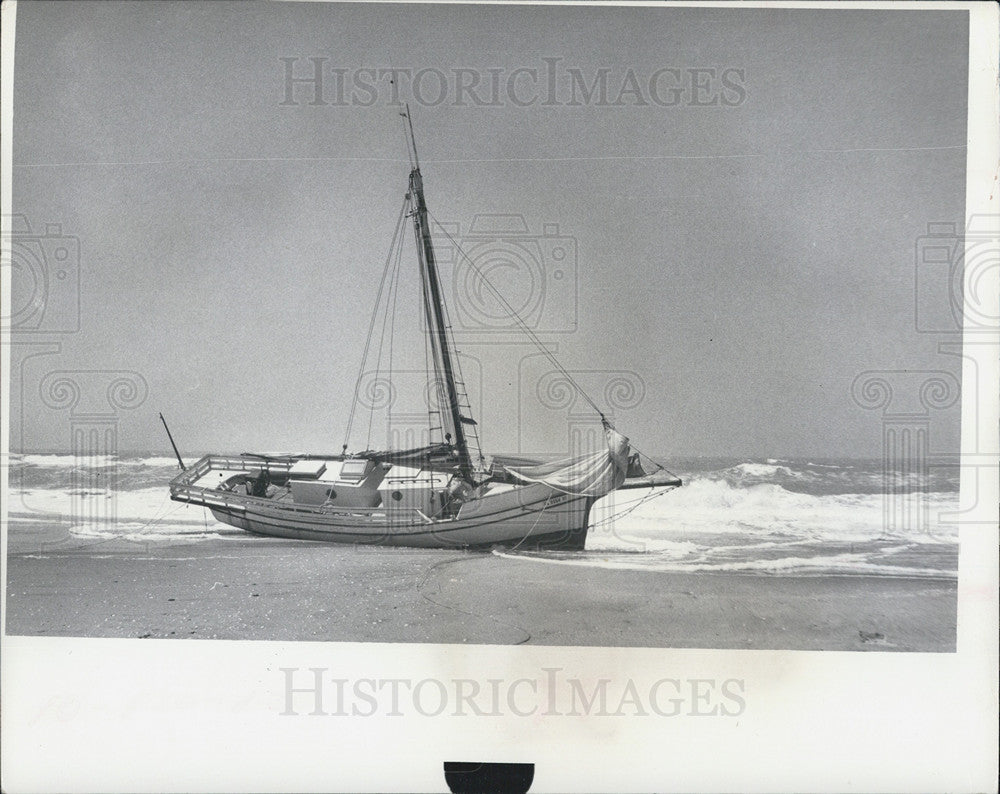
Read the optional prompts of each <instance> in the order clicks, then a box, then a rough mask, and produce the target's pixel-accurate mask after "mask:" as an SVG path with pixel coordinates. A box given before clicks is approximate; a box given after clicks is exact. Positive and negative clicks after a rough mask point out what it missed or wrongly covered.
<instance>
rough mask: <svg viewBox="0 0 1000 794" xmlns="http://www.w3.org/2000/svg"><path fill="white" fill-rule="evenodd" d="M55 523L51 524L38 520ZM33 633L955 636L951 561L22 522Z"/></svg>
mask: <svg viewBox="0 0 1000 794" xmlns="http://www.w3.org/2000/svg"><path fill="white" fill-rule="evenodd" d="M40 529H41V530H43V531H39V530H40ZM8 550H9V553H8V560H7V577H8V583H7V615H6V627H5V629H6V632H7V633H8V634H12V635H28V636H67V637H70V636H80V637H139V638H146V637H157V638H165V637H170V638H209V639H231V640H232V639H235V640H281V641H309V640H312V641H327V642H421V643H444V644H452V643H454V644H462V643H468V644H487V645H490V644H498V645H516V644H531V645H543V646H615V647H644V648H710V649H721V648H730V649H755V650H829V651H881V652H886V651H889V652H893V651H895V652H953V651H954V650H955V642H956V626H957V590H958V582H957V579H955V578H947V577H940V578H937V577H933V578H932V577H906V576H878V575H869V574H857V575H850V574H848V575H815V576H809V575H798V576H795V575H792V576H783V575H778V574H753V573H746V572H712V573H708V574H706V573H688V572H683V573H682V572H664V571H651V570H637V569H629V568H610V567H595V566H584V565H573V564H563V565H558V564H556V565H553V564H540V563H548V562H550V561H548V560H541V561H540V560H533V559H531V558H525V557H518V556H513V555H498V554H491V553H489V552H465V551H451V550H435V549H428V550H423V549H398V548H390V547H379V546H368V547H362V546H338V545H333V544H324V543H311V542H306V541H282V540H277V539H273V538H261V537H256V536H253V535H248V534H245V533H240V532H235V533H233V535H232V536H228V535H227V536H226V537H224V538H215V539H203V540H199V541H196V542H192V543H156V542H151V543H145V544H141V543H135V542H131V541H125V540H94V539H90V538H77V537H73V536H70V535H69V534H68V533H67V532H66V530H65V528H60V527H56V526H52V525H49V526H47V527H44V528H42V527H32V528H31V529H30V530H24V529H21V528H18V527H16V526H15V527H13V528H12V531H10V532H9V533H8Z"/></svg>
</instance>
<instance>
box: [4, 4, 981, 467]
mask: <svg viewBox="0 0 1000 794" xmlns="http://www.w3.org/2000/svg"><path fill="white" fill-rule="evenodd" d="M967 24H968V22H967V15H966V13H965V12H960V11H904V12H901V11H894V12H883V11H869V10H865V11H856V10H822V11H820V10H795V9H768V10H762V9H714V8H696V9H679V8H643V9H639V8H624V7H604V8H600V7H565V8H554V7H531V6H517V7H498V6H492V7H484V6H464V5H449V6H435V5H388V4H378V5H369V4H343V5H338V4H318V3H306V4H295V3H279V4H274V5H270V4H245V3H232V4H230V3H225V2H210V3H198V2H185V3H175V2H153V3H134V4H133V3H124V2H114V3H102V2H82V3H73V4H69V3H47V2H24V3H22V4H20V5H19V6H18V12H17V46H16V55H15V86H14V119H13V123H14V142H13V148H14V169H13V173H12V179H13V201H14V207H13V210H14V213H15V214H19V215H23V216H24V218H25V220H26V222H27V223H28V224H29V225H30V229H31V232H30V233H25V236H24V248H23V250H24V251H31V252H33V253H30V254H29V253H25V254H24V256H27V257H31V256H34V257H35V261H36V262H42V263H43V264H42V265H41V267H42V270H43V271H44V272H45V273H46V274H47V277H48V278H49V281H48V282H39V283H44V290H43V292H44V299H43V300H42V304H44V305H43V308H44V314H40V313H38V312H36V314H35V315H33V316H28V319H27V320H25V321H23V322H22V323H21V325H20V326H18V325H17V323H16V322H15V328H14V331H15V332H14V334H13V335H12V341H13V343H14V345H13V347H12V380H11V383H10V388H11V394H10V397H11V404H12V411H11V414H12V424H13V426H12V448H13V449H15V450H16V449H37V450H60V449H67V450H68V449H69V448H70V444H71V433H72V422H73V421H77V422H78V423H80V422H84V421H85V420H86V418H87V416H96V415H97V414H102V415H106V418H107V417H110V418H109V419H108V421H110V422H111V423H112V424H113V425H114V427H115V429H116V432H117V445H118V448H119V450H120V451H122V452H130V451H151V450H167V449H169V447H168V445H167V443H166V439H165V436H164V434H163V432H162V427H161V425H160V424H159V420H158V418H157V413H158V412H161V411H162V412H163V413H164V414H165V415H166V416H167V418H168V420H169V421H170V424H171V429H172V430H173V432H174V436H175V438H176V439H177V441H178V444H179V445H180V446H181V448H182V451H184V452H185V453H186V454H195V453H202V452H208V451H216V452H239V451H243V450H269V451H288V452H306V451H311V452H319V451H339V449H340V446H341V444H342V443H343V441H344V433H345V427H346V423H347V415H348V413H349V410H350V406H351V403H352V401H353V396H354V393H355V388H356V385H357V378H358V370H359V365H360V363H361V357H362V352H363V350H364V347H365V339H366V335H367V331H368V325H369V317H370V314H371V311H372V307H373V305H374V302H375V296H376V293H377V291H378V285H379V279H380V277H381V274H382V268H383V264H384V262H385V258H386V256H387V252H388V250H389V245H390V241H391V239H392V236H393V230H394V228H395V224H396V220H397V217H398V213H399V208H400V204H401V202H402V198H403V193H404V192H405V190H406V180H407V174H408V170H409V165H408V161H407V150H406V146H405V143H404V138H403V134H402V127H401V122H400V118H399V115H398V110H399V108H398V107H397V106H395V105H394V104H393V103H392V99H393V97H392V88H393V86H390V85H389V83H388V78H387V77H383V78H382V79H376V78H377V74H378V72H369V71H365V70H379V69H383V70H384V69H390V68H394V69H397V70H403V72H402V74H403V75H404V76H403V77H400V78H399V81H398V82H397V83H396V84H395V88H396V90H398V91H400V92H401V95H402V96H404V97H405V98H407V99H409V101H410V103H411V115H412V119H413V124H414V128H415V132H416V138H417V145H418V150H419V156H420V161H421V166H422V172H423V175H424V180H425V187H426V193H427V201H428V205H429V207H430V210H431V212H432V214H433V216H434V217H435V218H436V219H438V221H440V222H442V223H443V224H445V225H446V226H447V227H448V228H449V229H452V230H453V231H452V233H453V235H454V236H455V237H456V238H457V241H458V243H459V245H460V247H461V248H462V250H464V251H466V253H467V254H468V255H469V257H470V259H471V260H473V261H475V262H477V263H479V264H480V265H482V266H483V267H486V268H490V273H491V274H492V275H491V280H495V283H496V285H497V287H498V288H499V289H501V291H503V292H504V293H505V294H506V295H508V296H509V298H510V300H511V302H512V303H514V304H517V305H518V306H524V307H525V310H526V315H527V316H526V322H527V323H528V324H529V325H530V326H531V327H532V328H533V329H534V330H535V331H536V333H537V335H538V337H539V339H541V340H542V342H543V343H545V344H547V345H549V346H550V347H551V348H552V349H555V350H557V355H558V357H559V360H560V361H561V363H562V364H563V366H564V367H565V368H566V369H567V370H569V371H570V372H571V373H573V374H574V379H575V380H577V381H578V382H579V383H580V384H581V385H583V386H584V388H585V390H586V391H587V392H588V393H589V394H590V395H591V397H592V398H593V399H594V400H595V402H597V403H598V404H599V405H601V406H602V407H603V408H605V409H606V410H607V411H608V412H609V413H610V414H612V415H613V418H614V421H615V424H616V425H617V427H618V428H619V430H621V431H622V432H623V433H624V434H626V435H627V436H629V437H630V438H632V440H633V441H634V443H635V444H636V445H637V446H638V448H640V449H642V450H644V451H646V452H649V453H650V454H655V455H661V456H665V457H668V458H669V457H671V456H677V457H692V456H699V455H705V456H719V455H721V456H734V457H739V456H746V457H756V458H768V457H773V458H781V457H800V456H805V457H809V456H812V457H817V458H818V457H826V458H833V457H845V456H846V457H879V456H880V455H881V452H882V443H883V435H882V434H883V424H884V415H883V413H882V411H880V410H867V409H865V408H863V407H861V406H859V405H858V403H857V402H856V401H855V400H854V399H852V384H853V383H854V382H855V379H856V378H858V376H859V375H860V374H861V373H864V372H868V371H879V372H883V371H888V372H889V373H890V375H889V379H890V381H892V380H893V379H894V378H897V376H898V380H899V383H900V384H901V385H900V389H905V388H910V387H911V386H912V383H911V381H912V377H911V374H912V373H913V372H918V373H919V372H927V373H935V372H943V373H945V375H946V376H947V375H948V374H949V373H950V374H951V375H956V374H957V373H958V371H959V362H960V359H959V357H957V356H954V355H947V354H943V353H942V352H941V351H940V350H939V346H940V344H941V343H942V342H949V341H951V342H954V341H956V336H955V334H948V333H945V332H944V331H946V330H947V329H942V328H930V329H928V327H926V324H925V327H922V325H921V320H920V315H921V314H924V315H927V314H929V313H933V310H935V309H940V308H941V307H940V306H933V305H930V304H934V302H938V303H940V304H942V305H943V304H944V303H946V301H947V294H946V290H944V291H943V290H940V289H939V290H937V291H935V290H934V289H931V290H930V291H929V292H928V291H926V290H924V291H921V290H920V287H921V284H920V279H921V278H923V277H924V276H925V275H926V273H924V272H923V271H921V270H920V268H918V267H917V264H916V258H915V257H916V253H917V252H918V251H919V246H920V245H921V242H920V241H921V238H923V237H924V236H925V235H926V234H927V231H928V224H930V223H954V224H959V227H960V226H961V223H962V221H963V219H964V195H965V188H964V186H965V142H966V111H967V106H966V102H967V99H966V95H967V91H966V77H965V70H966V67H967ZM313 58H320V59H324V60H322V61H319V62H318V63H320V64H321V69H322V74H323V80H324V83H323V93H322V96H321V102H318V103H317V102H315V101H314V100H315V99H316V98H317V95H316V92H315V87H314V85H312V84H305V83H299V84H293V85H292V86H291V89H290V90H291V95H290V101H289V94H288V92H289V86H288V84H287V83H286V76H287V75H286V69H287V68H289V67H288V65H287V64H288V63H290V64H291V68H292V70H293V71H292V75H293V77H298V78H302V77H308V76H309V75H311V74H312V73H313V64H314V62H313V61H310V59H313ZM282 59H295V60H293V61H283V60H282ZM406 70H408V72H407V71H406ZM518 70H521V71H518ZM530 70H534V73H532V71H530ZM601 70H604V71H603V72H602V71H601ZM550 71H551V72H553V73H554V77H553V80H554V83H552V86H554V88H555V90H554V91H551V90H549V89H550V84H549V82H548V80H549V73H550ZM418 73H420V74H421V77H420V78H419V81H418V84H416V85H414V80H413V78H414V75H416V74H418ZM373 75H375V77H373ZM601 75H603V76H604V77H603V79H605V80H606V85H607V90H606V92H605V93H604V94H603V95H602V93H601V91H600V90H597V89H594V90H593V91H592V92H590V95H589V96H588V95H587V94H588V92H589V91H590V89H592V88H593V86H594V85H596V86H597V88H598V89H599V87H600V83H599V78H600V76H601ZM630 75H631V76H630ZM338 79H343V81H344V83H343V85H344V90H343V91H339V92H338V82H337V81H338ZM462 81H465V83H464V85H468V84H469V81H478V82H477V83H476V84H475V87H474V88H473V89H472V90H471V91H469V90H465V91H464V92H463V90H461V89H460V84H461V83H462ZM491 81H495V82H491ZM595 81H598V82H597V83H595ZM651 84H652V86H653V87H652V88H651V87H650V86H651ZM493 85H496V86H498V87H499V90H498V91H496V92H493V93H491V90H490V89H491V86H493ZM365 86H369V87H368V88H366V87H365ZM352 88H353V91H352V90H351V89H352ZM671 88H673V89H676V90H675V91H674V92H671V91H670V89H671ZM654 94H655V96H654ZM477 216H478V220H477ZM497 216H514V217H513V218H510V217H507V218H498V217H497ZM47 224H49V225H51V224H58V225H59V228H58V229H54V228H51V227H49V228H48V229H47V227H46V225H47ZM504 224H505V226H504ZM511 224H513V226H512V225H511ZM60 235H61V237H60ZM63 238H69V239H70V240H71V241H75V242H76V244H78V246H79V253H78V256H77V254H76V253H75V249H74V248H73V247H72V246H70V248H69V250H70V255H69V256H70V260H71V261H76V262H78V267H79V271H78V278H77V276H76V275H75V271H73V272H71V273H70V275H69V277H65V273H64V274H63V276H64V277H63V279H62V280H61V281H58V280H56V278H55V277H53V275H52V272H51V271H53V269H56V270H57V269H58V265H56V264H55V260H54V259H53V256H54V253H53V252H54V250H55V248H58V247H59V246H58V245H57V243H58V239H63ZM437 238H438V245H439V247H440V249H441V251H442V259H443V263H442V279H443V282H444V283H445V291H446V296H447V297H448V300H449V307H450V311H451V312H452V315H453V316H452V319H453V324H454V327H455V334H456V338H457V342H458V347H459V348H460V349H461V351H462V361H463V373H464V374H465V376H466V381H467V386H468V389H469V397H470V402H471V404H472V406H473V408H472V410H473V414H474V416H475V418H476V419H477V421H478V422H479V425H478V428H479V431H480V435H481V436H482V440H483V445H484V447H487V448H488V451H497V452H498V451H507V452H513V451H522V452H537V451H554V452H559V451H562V448H563V447H565V446H568V445H569V444H570V442H571V440H572V438H573V437H574V436H573V433H574V432H575V430H574V428H576V427H583V426H588V427H592V426H593V424H594V420H595V415H594V414H593V412H590V411H588V410H587V407H586V404H585V403H584V402H583V401H582V400H580V399H574V398H573V397H572V395H570V396H569V397H567V396H566V394H565V393H563V392H561V391H560V388H559V384H558V383H556V382H554V380H557V379H556V378H555V376H553V375H552V373H551V372H550V370H551V367H549V366H548V365H547V363H546V361H545V360H544V358H540V357H539V356H538V355H537V350H536V349H535V348H533V347H532V346H531V345H530V344H529V343H527V341H526V340H525V339H524V338H523V337H516V336H513V335H511V334H510V333H509V332H508V331H509V329H507V328H504V327H498V325H497V323H496V322H495V320H494V319H491V317H490V316H489V315H490V312H491V311H492V310H493V309H492V308H491V307H490V306H489V305H488V304H483V303H481V302H479V298H478V297H477V295H476V294H475V292H474V291H471V292H470V290H469V289H468V285H469V281H468V279H467V276H468V272H467V268H466V269H465V270H463V267H465V263H466V261H467V260H463V259H462V258H461V256H460V255H458V254H454V252H453V249H452V247H451V246H450V245H448V244H447V238H445V237H443V236H441V235H438V236H437ZM407 244H408V245H409V248H408V249H404V251H403V259H402V260H401V263H402V264H401V267H402V270H401V271H400V281H399V297H398V299H397V310H398V312H399V317H400V320H399V326H398V327H397V334H396V337H397V338H398V339H400V341H399V342H398V343H397V344H396V347H395V352H394V356H395V358H394V363H393V368H394V370H396V371H397V373H399V377H400V378H401V379H403V380H405V379H406V378H407V377H410V378H411V379H412V378H414V377H418V376H419V372H418V371H419V370H420V369H421V368H422V367H423V354H422V352H421V351H422V346H421V345H420V344H418V343H415V342H414V339H415V338H416V337H417V334H416V333H415V332H413V333H406V331H407V329H408V328H409V326H407V325H406V323H407V322H410V323H412V322H414V321H415V319H414V318H416V317H417V312H418V306H419V304H418V301H417V298H418V292H417V288H416V281H415V272H416V264H415V262H416V260H415V253H414V250H413V244H412V241H411V240H410V239H409V235H408V238H407ZM53 246H55V247H53ZM38 251H42V254H38ZM456 262H457V263H458V264H457V266H456V264H455V263H456ZM16 266H17V262H16V261H15V267H16ZM407 268H409V269H407ZM56 275H57V276H58V273H57V274H56ZM14 276H15V286H14V290H13V292H14V294H13V297H12V299H13V301H14V309H13V311H15V312H16V311H17V307H18V306H19V305H23V304H24V301H25V298H24V295H25V294H26V293H25V290H28V292H30V291H31V290H35V291H36V292H37V289H36V287H31V288H30V289H29V288H28V287H27V286H25V285H26V284H28V282H26V281H24V278H27V277H26V276H25V275H24V273H21V274H20V275H19V274H18V273H17V272H15V274H14ZM19 278H20V279H21V281H18V279H19ZM463 279H465V280H463ZM29 281H30V279H29ZM32 283H34V282H32ZM19 289H20V290H21V292H20V293H19V292H18V290H19ZM922 301H923V302H924V303H921V302H922ZM19 302H20V303H19ZM925 303H926V304H927V305H924V304H925ZM484 312H485V313H484ZM938 313H940V312H938ZM24 316H27V315H24V314H22V315H17V314H15V320H16V319H17V318H18V317H24ZM929 330H931V331H934V330H936V331H938V333H930V332H928V331H929ZM60 372H62V373H70V374H69V375H68V376H67V377H70V378H71V379H76V381H79V382H80V383H83V382H84V381H86V383H85V390H87V389H89V390H91V392H93V394H91V393H90V392H88V393H87V394H85V395H83V396H82V397H81V399H80V401H78V403H77V405H76V407H73V406H68V407H67V406H66V405H63V404H62V403H60V402H59V401H58V400H54V399H53V397H52V395H51V393H50V394H46V393H45V390H46V389H47V388H50V387H51V384H52V382H53V378H54V377H55V378H56V379H57V380H58V377H57V375H53V373H60ZM115 373H118V374H117V375H116V374H115ZM121 373H136V374H133V375H126V376H123V377H125V378H126V380H128V379H131V380H132V381H133V382H137V383H139V384H140V385H139V387H138V389H137V392H136V394H135V395H133V398H134V399H132V400H131V402H129V401H128V400H126V401H124V403H122V401H121V400H119V404H109V402H108V400H107V389H106V385H107V383H110V382H112V381H114V380H115V379H119V376H120V375H121ZM904 373H910V374H904ZM102 378H103V379H104V380H102ZM918 387H919V383H917V386H916V387H914V388H918ZM403 391H405V389H403ZM896 399H898V400H900V403H899V405H902V404H904V403H906V402H907V400H908V399H909V398H907V396H906V395H905V394H902V393H899V394H897V395H896ZM102 400H103V401H104V402H103V403H102ZM405 407H406V406H398V407H397V408H395V409H394V410H397V411H398V412H400V413H402V412H403V411H404V408H405ZM896 407H897V405H896V404H894V405H891V406H889V407H888V408H887V409H886V410H888V411H890V412H891V411H892V410H894V409H895V408H896ZM416 408H417V409H418V410H417V412H418V413H419V408H420V406H416ZM919 410H921V411H925V410H926V409H923V408H920V409H919ZM411 412H412V411H411ZM927 413H928V416H929V418H930V420H931V433H932V435H931V444H932V447H933V449H934V450H935V451H938V452H955V451H957V449H958V407H957V405H956V406H953V407H951V408H943V409H936V408H935V409H930V410H929V412H927ZM85 414H86V416H84V415H85ZM365 416H367V413H365ZM379 421H381V414H380V415H379V416H378V417H377V418H376V422H375V425H376V427H379V426H380V425H379ZM356 422H359V423H360V424H359V426H365V425H366V422H367V419H366V418H364V419H358V420H356ZM376 436H377V433H376ZM366 440H367V439H365V438H364V435H363V434H361V433H356V434H355V435H354V436H352V438H351V439H350V442H351V448H352V449H354V448H360V447H363V446H364V443H363V442H364V441H366ZM374 441H375V442H376V444H377V442H378V438H376V439H375V440H374Z"/></svg>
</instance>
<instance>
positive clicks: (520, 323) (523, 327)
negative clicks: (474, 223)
mask: <svg viewBox="0 0 1000 794" xmlns="http://www.w3.org/2000/svg"><path fill="white" fill-rule="evenodd" d="M427 214H428V215H430V216H431V218H432V219H433V221H434V223H436V224H437V226H438V228H439V229H440V230H441V231H442V232H444V234H445V236H446V237H447V238H448V239H449V240H450V241H451V242H452V244H453V245H454V246H455V248H456V249H457V250H458V252H459V253H460V254H461V255H462V257H463V258H464V259H465V261H466V262H468V263H469V265H471V266H472V269H473V270H474V271H475V273H476V275H477V276H478V277H479V278H480V280H481V281H482V283H483V284H485V285H486V286H487V287H489V289H490V291H491V292H492V293H493V295H494V296H495V297H496V298H497V299H498V300H499V301H500V302H501V303H502V304H503V306H504V308H505V309H506V311H507V313H508V315H509V316H510V317H511V319H513V320H514V322H516V323H517V324H518V326H520V329H521V330H522V331H523V332H524V333H525V334H526V335H527V337H528V338H529V339H530V340H531V342H532V343H533V344H534V345H535V347H537V348H538V349H539V350H540V351H541V352H542V354H543V355H545V357H546V358H548V359H549V361H551V362H552V364H553V365H554V366H555V367H556V369H558V370H559V372H560V373H561V374H562V375H563V376H564V377H565V378H566V380H568V381H569V383H570V385H572V386H573V388H574V389H576V391H577V392H578V393H579V395H580V396H581V397H583V399H584V400H586V401H587V402H588V403H590V407H591V408H593V409H594V410H595V411H596V412H597V414H598V415H599V416H600V417H601V422H602V423H603V424H604V425H606V426H608V427H610V426H611V423H610V422H608V420H607V417H606V416H605V415H604V411H602V410H601V409H600V408H599V407H598V405H597V403H595V402H594V401H593V400H592V399H591V398H590V395H589V394H587V392H585V391H584V390H583V387H582V386H580V384H579V383H577V382H576V380H575V379H574V378H573V376H572V375H570V374H569V372H568V371H567V370H566V368H565V367H564V366H563V365H562V364H560V363H559V360H558V359H557V358H556V357H555V355H553V353H552V351H550V350H549V349H548V348H547V347H546V346H545V345H544V344H542V341H541V340H540V339H539V338H538V336H537V335H536V334H535V332H534V331H532V330H531V328H529V327H528V326H527V325H526V324H525V322H524V321H523V320H522V319H521V318H520V317H519V316H518V314H517V312H516V311H515V310H514V307H513V306H511V305H510V304H509V303H508V302H507V299H506V298H504V296H503V295H502V294H501V293H500V291H499V290H498V289H497V288H496V287H494V286H493V284H492V283H491V282H490V280H489V279H488V278H486V276H484V275H483V273H482V271H481V270H480V269H479V268H478V267H477V266H476V263H475V262H473V261H472V260H471V259H470V258H469V256H468V254H466V253H465V251H464V250H463V249H462V247H461V246H460V245H459V244H458V241H457V240H455V238H454V237H452V236H451V234H449V233H448V230H447V229H446V228H445V227H444V226H442V225H441V222H440V221H439V220H438V219H437V218H436V217H435V216H434V215H431V212H430V210H428V211H427Z"/></svg>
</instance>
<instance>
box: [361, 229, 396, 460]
mask: <svg viewBox="0 0 1000 794" xmlns="http://www.w3.org/2000/svg"><path fill="white" fill-rule="evenodd" d="M402 250H403V245H402V241H400V244H399V247H398V248H397V249H396V251H395V253H396V256H395V257H394V258H393V262H392V268H391V271H390V274H389V289H388V291H387V293H386V297H385V308H384V309H383V311H382V333H381V335H380V336H379V340H378V358H377V359H376V360H375V381H374V382H375V383H376V384H378V382H379V377H380V376H381V375H382V348H383V346H384V345H385V337H386V334H385V328H386V325H388V324H389V300H390V295H391V294H392V290H393V284H394V283H395V281H396V274H397V273H398V272H399V260H400V259H401V256H400V254H401V252H402ZM389 347H390V348H391V347H392V337H391V336H390V338H389ZM391 406H392V361H391V358H390V363H389V407H390V411H391ZM374 419H375V401H374V400H372V403H371V406H370V408H369V410H368V438H367V439H366V440H365V449H371V448H372V423H373V421H374Z"/></svg>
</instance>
